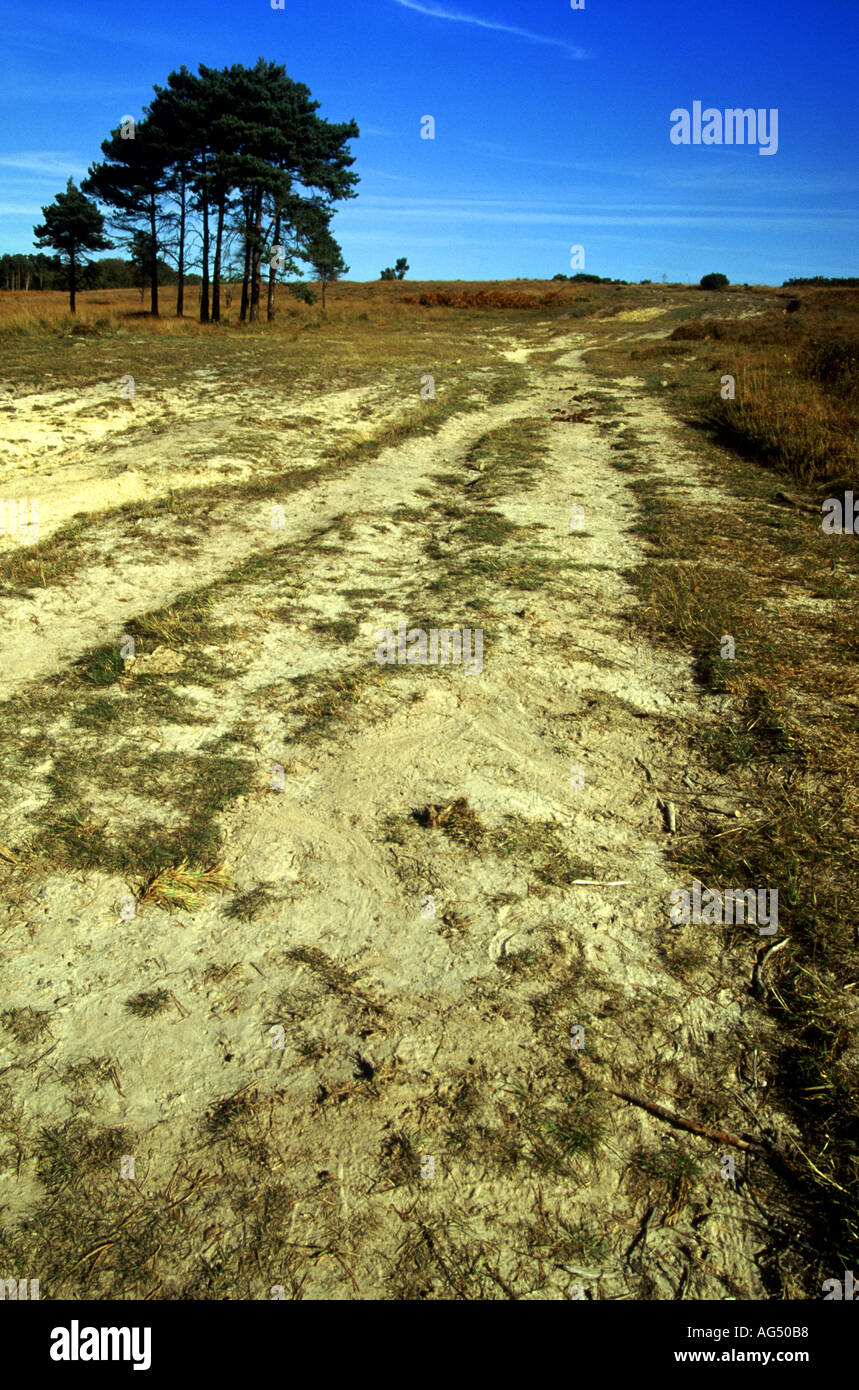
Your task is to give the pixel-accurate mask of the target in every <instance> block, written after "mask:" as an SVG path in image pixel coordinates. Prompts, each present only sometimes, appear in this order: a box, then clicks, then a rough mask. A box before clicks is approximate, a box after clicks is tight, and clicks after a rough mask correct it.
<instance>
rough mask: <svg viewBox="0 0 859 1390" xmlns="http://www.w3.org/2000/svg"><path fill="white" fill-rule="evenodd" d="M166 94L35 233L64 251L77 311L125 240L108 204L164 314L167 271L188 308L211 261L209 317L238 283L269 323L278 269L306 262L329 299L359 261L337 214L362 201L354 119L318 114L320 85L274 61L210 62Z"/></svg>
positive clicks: (245, 300) (251, 308)
mask: <svg viewBox="0 0 859 1390" xmlns="http://www.w3.org/2000/svg"><path fill="white" fill-rule="evenodd" d="M154 92H155V96H154V98H153V100H152V101H151V102H150V103H149V105H148V106H146V107H144V109H143V115H142V116H141V118H140V119H139V120H134V119H133V118H132V117H130V116H124V117H122V118H121V122H120V124H119V125H118V126H117V127H116V128H115V129H114V130H112V131H111V133H110V136H109V138H108V139H106V140H104V141H103V142H102V146H101V149H102V154H103V155H104V159H103V160H102V161H100V162H99V163H97V164H94V165H92V166H91V167H90V169H89V171H88V174H87V177H86V178H85V179H84V180H83V182H82V183H81V186H80V188H79V189H78V188H76V187H75V185H74V183H73V182H72V180H71V179H70V180H69V182H68V185H67V187H66V190H65V192H64V193H60V194H58V195H57V198H56V201H55V202H54V203H52V204H51V205H50V206H48V207H45V208H43V209H42V212H43V215H44V219H45V220H44V222H43V223H41V224H40V225H39V226H37V227H35V228H34V236H35V239H36V243H35V244H36V245H37V246H40V247H44V246H50V247H51V248H52V249H53V250H55V251H56V252H57V253H58V255H59V257H60V258H61V261H62V264H63V266H64V268H65V273H66V277H67V282H68V288H69V293H70V304H71V307H72V310H74V307H75V306H74V298H75V291H76V289H77V288H78V287H81V286H84V285H85V277H86V274H87V273H88V271H87V269H86V267H87V266H88V264H89V263H90V259H91V257H92V255H93V253H94V252H97V251H103V250H109V249H115V243H114V242H111V241H109V240H108V239H107V237H106V236H105V217H104V215H103V214H102V213H101V211H100V210H99V207H98V206H97V205H96V203H98V204H101V205H102V206H104V207H106V208H107V209H108V223H109V230H110V231H111V233H112V234H115V235H118V236H119V237H120V238H121V239H122V241H123V242H124V244H125V246H126V247H127V248H128V249H129V250H130V252H131V258H130V264H131V265H132V267H133V276H137V278H133V283H140V277H141V276H142V275H143V274H144V272H145V277H146V284H147V286H148V289H149V293H150V312H151V313H152V314H153V315H157V314H158V312H159V297H158V290H159V286H161V285H164V284H166V283H169V279H168V276H167V272H166V269H165V267H166V266H171V267H173V272H174V275H175V280H174V283H175V285H176V287H177V293H176V313H177V314H181V313H182V312H183V309H184V286H185V285H186V284H187V283H188V281H189V278H191V277H189V274H188V270H189V267H190V266H196V267H199V270H200V275H199V283H200V320H201V322H203V323H208V322H210V321H211V322H217V321H218V320H219V319H220V316H221V287H222V285H223V284H224V283H225V281H226V282H237V281H239V280H240V281H241V286H242V293H241V308H240V315H239V316H240V318H241V320H242V321H245V320H247V319H250V321H251V322H253V321H255V320H257V319H258V318H259V315H260V305H261V300H262V284H263V275H264V274H265V273H266V272H267V279H268V287H267V289H268V294H267V316H268V318H269V319H272V318H273V317H274V286H275V281H276V276H277V273H278V272H285V273H286V274H288V275H295V274H296V273H299V266H300V265H302V264H303V265H305V266H309V267H310V269H311V271H312V272H313V274H314V275H315V277H316V278H317V279H318V280H320V281H321V283H322V297H323V305H324V302H325V287H326V285H327V284H328V283H329V282H330V281H332V280H335V279H337V278H338V277H339V276H340V275H342V274H345V273H346V272H347V271H348V269H349V267H348V266H347V265H346V264H345V263H344V261H343V256H342V252H341V249H340V247H339V246H338V244H337V242H336V241H335V239H334V237H333V235H332V234H331V229H330V222H331V218H332V216H333V213H334V205H335V203H336V202H337V201H340V200H342V199H346V198H354V197H355V196H357V195H356V193H355V185H356V184H357V182H358V176H357V174H354V173H352V172H351V171H350V166H351V165H352V164H353V163H354V162H355V161H354V158H353V156H352V155H351V154H350V153H349V151H348V148H347V142H348V141H349V140H353V139H356V138H357V137H358V134H359V131H358V127H357V125H356V124H355V122H354V121H349V122H342V123H332V122H329V121H326V120H323V119H322V118H321V117H319V116H317V115H316V112H317V110H318V108H319V102H317V101H313V100H312V99H311V95H310V91H309V90H308V88H307V87H306V86H304V84H303V83H300V82H294V81H293V80H292V79H291V78H290V77H288V76H287V73H286V69H285V68H284V67H282V66H280V65H278V64H276V63H270V62H267V61H266V60H265V59H263V58H260V59H259V60H258V61H257V63H256V64H255V66H254V67H252V68H246V67H244V66H242V65H241V64H234V65H233V66H232V67H228V68H223V69H221V70H217V69H215V68H210V67H206V66H205V65H203V64H201V65H200V67H199V69H198V72H197V73H196V74H194V73H191V72H189V70H188V69H187V68H186V67H184V66H183V67H181V68H180V69H179V71H178V72H171V73H170V74H169V76H168V78H167V83H166V86H164V87H157V86H156V87H155V88H154ZM91 199H94V200H96V201H95V202H93V201H90V200H91ZM42 259H48V258H42ZM123 264H127V263H126V262H123ZM171 278H172V277H171Z"/></svg>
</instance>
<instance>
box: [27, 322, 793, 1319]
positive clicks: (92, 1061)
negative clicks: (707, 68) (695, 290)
mask: <svg viewBox="0 0 859 1390" xmlns="http://www.w3.org/2000/svg"><path fill="white" fill-rule="evenodd" d="M663 313H664V310H663V308H662V307H661V306H660V305H658V304H657V305H653V306H650V308H649V309H648V310H645V311H641V310H633V311H627V312H625V313H621V314H619V315H617V316H616V319H619V320H620V321H621V322H622V323H623V330H622V332H623V334H624V335H630V334H631V335H633V336H636V335H639V334H640V335H641V336H642V337H644V336H646V337H648V338H650V339H652V338H653V337H654V335H655V334H656V333H658V332H661V333H664V332H666V331H667V327H666V323H663V322H662V320H661V318H660V316H661V315H662V314H663ZM639 322H640V323H641V327H640V328H637V327H635V325H636V323H639ZM672 322H676V320H673V321H672ZM668 326H670V325H668ZM573 329H575V331H573ZM602 333H603V336H602V337H601V338H599V339H598V338H597V337H596V336H595V330H594V329H593V328H592V327H591V326H590V325H589V324H588V322H587V320H579V321H577V322H576V323H575V324H571V323H565V322H564V321H563V320H562V319H555V320H552V321H551V322H550V321H540V320H536V321H535V320H533V319H531V320H529V321H528V322H527V323H525V324H524V326H523V325H521V324H520V325H518V326H517V325H513V326H511V325H510V324H509V323H505V324H504V325H502V326H499V327H497V328H495V327H480V328H476V327H475V326H474V324H471V325H470V326H469V328H468V330H467V332H466V331H465V330H463V337H462V342H461V344H460V345H457V341H456V338H455V336H454V338H453V341H452V343H451V344H450V345H449V346H448V349H447V352H448V354H449V355H448V356H447V357H446V358H443V359H439V357H438V354H436V359H435V361H433V360H430V357H431V355H430V354H429V353H427V354H426V355H425V356H424V357H423V359H422V360H421V361H419V360H418V355H416V357H415V361H414V363H413V364H410V365H404V364H403V363H402V362H401V361H398V362H397V364H396V367H395V368H392V369H391V371H390V373H389V374H386V372H385V371H384V369H380V371H379V372H378V373H377V374H376V376H375V378H374V379H373V380H372V381H365V382H364V383H363V384H359V385H344V384H342V383H338V382H336V381H334V382H329V383H328V387H329V389H325V388H324V387H322V388H321V389H320V387H319V386H316V387H315V388H313V389H307V390H304V391H302V390H301V389H296V388H295V387H294V385H293V384H292V383H290V381H289V380H288V376H287V374H286V373H284V378H283V379H282V380H280V381H274V382H272V381H268V382H267V383H266V385H265V390H264V391H263V389H262V387H261V386H260V385H259V383H254V382H253V381H244V382H242V381H239V382H238V384H234V385H232V386H231V385H230V381H231V379H232V380H233V381H234V378H231V377H230V375H229V373H228V372H227V370H226V368H225V367H224V366H223V365H221V366H219V367H218V368H213V369H210V370H209V374H208V376H206V375H205V374H204V373H205V370H206V369H204V368H200V369H199V371H198V374H197V376H196V377H194V378H192V379H188V378H184V379H182V380H181V381H179V382H177V383H175V385H174V386H173V387H172V388H171V387H170V386H169V385H168V384H167V383H166V382H165V383H161V384H159V386H158V389H157V390H153V391H152V392H151V393H149V394H147V393H146V392H145V391H144V392H141V391H139V390H138V392H137V394H136V396H135V399H134V401H133V402H130V401H127V400H125V401H122V400H117V399H116V384H115V383H114V382H111V383H110V384H109V385H107V384H105V385H102V386H99V385H97V384H96V385H92V386H91V387H89V388H87V389H86V391H83V392H76V391H75V390H74V389H65V388H63V389H58V390H45V391H42V392H39V393H35V392H29V393H28V392H23V391H18V392H17V393H16V392H15V391H14V389H13V390H11V391H10V395H9V396H8V397H7V409H6V411H5V412H4V413H3V415H2V419H3V421H4V424H3V429H2V440H3V443H4V449H5V455H4V457H5V462H4V464H3V474H2V494H3V496H4V497H7V498H11V497H14V496H18V495H23V493H24V491H25V490H26V493H27V494H28V495H29V494H31V493H34V492H36V491H38V495H39V498H40V518H41V525H42V531H41V538H42V541H43V542H45V544H47V542H49V541H52V540H53V542H54V548H53V549H52V550H51V549H48V550H47V551H46V556H47V557H48V562H49V563H55V564H56V566H57V568H56V570H55V571H50V572H49V574H48V575H47V576H44V575H43V579H44V581H45V582H43V583H41V584H39V583H38V575H36V578H35V582H34V580H33V576H32V575H31V574H29V573H20V574H19V573H18V572H17V571H14V570H10V571H8V572H7V583H6V596H5V598H4V600H3V605H2V607H3V618H2V628H0V652H2V667H0V669H2V683H3V687H4V695H5V696H6V704H5V705H4V706H3V719H2V730H0V737H2V741H3V745H4V746H3V754H4V757H3V762H4V768H5V770H6V792H5V806H4V811H3V819H2V829H0V840H2V853H3V855H4V858H3V868H4V870H5V873H6V878H5V883H4V887H3V892H4V908H3V914H4V915H3V921H2V938H1V939H2V945H0V1005H2V1009H3V1010H4V1011H5V1012H4V1013H3V1020H4V1023H5V1033H4V1035H3V1043H4V1049H3V1050H4V1052H5V1056H4V1057H2V1069H0V1088H2V1089H0V1099H2V1113H0V1125H2V1134H3V1145H4V1148H3V1163H4V1166H3V1170H2V1173H0V1201H2V1202H3V1204H4V1212H3V1220H4V1225H5V1237H4V1240H5V1254H4V1264H5V1265H8V1266H9V1268H8V1269H4V1270H3V1271H2V1272H3V1273H4V1275H6V1276H9V1275H11V1274H12V1273H14V1274H16V1276H18V1277H24V1276H26V1277H30V1278H32V1277H39V1278H40V1281H41V1294H42V1297H43V1298H45V1297H47V1298H51V1297H76V1298H102V1297H120V1298H123V1297H125V1298H137V1297H157V1298H177V1297H188V1298H201V1297H202V1298H255V1299H267V1298H270V1297H272V1296H277V1291H278V1290H279V1289H283V1290H284V1291H285V1296H286V1297H305V1298H308V1297H313V1298H325V1299H338V1298H346V1299H352V1298H361V1299H367V1298H457V1297H459V1298H484V1297H492V1298H494V1297H498V1298H528V1297H532V1298H533V1297H537V1298H570V1297H573V1298H575V1297H580V1296H584V1297H586V1298H597V1299H607V1298H608V1299H611V1298H621V1299H622V1298H658V1299H675V1298H687V1299H709V1298H720V1299H722V1298H755V1299H761V1298H767V1297H770V1296H773V1295H775V1296H779V1295H780V1294H786V1295H788V1296H790V1295H791V1294H792V1293H796V1292H797V1291H798V1290H799V1289H800V1287H801V1285H800V1283H799V1282H796V1281H798V1280H799V1278H800V1276H799V1274H798V1273H796V1274H795V1273H794V1264H793V1263H791V1259H790V1258H788V1259H787V1261H785V1257H784V1251H785V1246H786V1245H788V1246H790V1242H791V1240H793V1239H794V1236H793V1235H791V1236H789V1237H788V1236H786V1234H785V1233H786V1230H787V1227H786V1224H785V1223H786V1222H788V1221H789V1219H790V1199H789V1195H788V1194H787V1191H786V1188H785V1187H784V1185H783V1174H781V1173H780V1172H779V1170H778V1164H777V1163H776V1162H774V1161H773V1159H772V1150H775V1151H777V1152H783V1151H784V1149H785V1145H786V1144H787V1143H788V1141H789V1139H790V1138H791V1137H792V1136H794V1131H793V1129H792V1127H791V1122H790V1121H789V1120H788V1119H787V1117H786V1116H785V1115H784V1114H783V1113H782V1112H781V1111H780V1110H779V1107H778V1105H777V1104H776V1105H770V1104H768V1103H767V1090H766V1087H767V1080H768V1076H767V1060H766V1058H767V1037H768V1034H769V1032H770V1031H771V1028H772V1024H771V1020H770V1019H769V1018H768V1016H767V1015H766V1014H765V1013H764V1011H763V1009H762V1008H761V1006H760V1003H759V1001H758V1000H757V999H756V997H755V995H754V993H753V991H752V989H751V988H750V985H751V970H752V966H753V965H754V963H755V960H756V958H757V952H758V948H759V947H760V945H761V941H762V938H761V937H760V936H759V935H758V929H757V927H756V926H754V925H746V926H745V927H739V928H737V931H738V933H739V934H740V935H741V936H742V935H743V934H745V937H744V939H745V948H746V950H745V959H746V960H747V963H748V965H747V968H746V966H745V965H743V966H742V968H740V967H739V966H738V954H737V951H736V950H734V951H731V952H727V951H725V950H724V947H723V943H722V941H721V938H720V937H719V934H718V933H713V932H708V931H707V929H706V928H703V927H701V926H695V925H691V926H689V927H688V928H682V927H680V928H678V927H675V926H673V925H672V924H671V922H670V921H669V918H668V909H669V895H670V893H671V890H672V889H673V888H677V887H684V886H687V882H688V876H686V877H684V876H683V875H681V874H680V873H679V872H678V870H677V868H676V866H673V865H672V864H671V863H670V862H669V859H668V857H667V855H666V846H667V842H668V840H669V838H670V836H669V834H668V832H667V830H666V823H667V822H666V809H665V808H666V804H667V803H669V802H670V803H671V804H672V806H673V807H674V808H675V815H676V826H677V830H676V833H677V834H680V835H682V834H683V833H684V832H686V831H688V830H691V829H692V827H693V826H694V825H696V824H697V821H698V820H699V819H700V817H702V816H704V815H709V816H710V817H711V818H712V817H724V819H725V824H726V825H727V824H728V823H729V821H730V820H731V819H732V818H734V819H735V818H736V817H737V816H744V815H746V814H747V811H748V810H749V808H748V807H747V806H746V804H745V803H744V800H743V791H742V787H741V785H740V784H739V783H738V782H736V781H735V780H732V778H731V777H730V776H728V775H726V776H725V777H718V776H714V775H712V774H711V773H709V772H705V771H703V770H702V767H701V765H700V762H697V761H696V760H695V759H694V758H693V757H692V756H691V754H690V751H689V747H690V745H689V740H690V737H691V734H692V732H693V731H694V730H695V729H697V728H699V727H700V725H701V723H702V721H706V720H707V719H708V718H709V717H710V714H709V711H708V706H707V705H706V702H705V701H704V699H703V697H702V694H701V691H700V687H699V685H698V684H697V683H696V680H695V675H694V672H693V670H692V666H691V663H690V661H689V659H688V657H687V656H685V655H684V654H683V653H681V652H679V651H678V652H676V653H672V652H671V651H670V650H668V649H666V648H665V647H664V646H662V647H657V646H654V645H651V644H650V643H648V642H647V641H646V640H645V638H644V637H643V636H642V633H641V631H640V629H639V628H638V627H637V625H636V622H635V609H636V604H637V602H638V600H637V598H636V595H635V593H634V591H633V588H632V586H631V583H630V573H631V571H632V570H633V569H634V568H635V567H636V566H637V565H642V564H645V563H647V562H648V556H647V551H646V548H645V546H644V544H643V542H642V540H641V538H640V536H638V535H636V534H635V533H634V532H633V530H632V523H633V521H634V520H635V518H636V516H637V515H638V511H639V496H638V494H637V493H636V491H635V486H634V484H635V482H636V479H637V478H639V477H640V476H641V474H642V473H644V474H646V475H648V476H649V477H651V478H655V479H656V480H657V481H662V482H664V483H665V484H666V485H667V486H670V487H672V488H674V489H676V491H677V493H678V495H681V494H682V495H684V496H686V497H688V498H690V499H692V500H693V502H694V501H696V500H700V502H701V505H702V507H705V506H710V507H712V506H713V497H714V494H713V491H712V486H711V485H710V484H708V487H707V491H706V496H704V487H703V483H702V482H701V479H700V476H699V462H698V457H699V456H698V454H697V452H696V451H695V450H693V449H692V448H691V447H689V446H688V444H687V442H686V441H684V438H683V435H682V433H681V432H680V431H679V430H678V429H677V428H676V427H675V425H674V424H672V422H671V421H670V419H669V417H668V415H667V413H666V412H665V411H664V410H663V408H662V406H661V405H660V403H659V401H658V400H656V399H654V398H653V397H650V396H645V395H643V394H642V392H641V391H640V383H639V382H637V380H636V379H633V378H628V379H627V378H624V379H621V380H619V381H618V382H617V383H616V384H615V386H614V388H613V389H612V390H611V391H610V392H609V391H607V390H606V389H605V387H604V385H603V383H602V379H601V378H600V377H599V376H597V375H596V374H595V373H594V371H593V370H592V368H591V366H589V363H588V356H587V354H588V350H589V349H590V348H591V347H593V346H594V344H595V343H596V342H598V341H605V329H604V328H603V330H602ZM82 350H83V351H86V348H83V349H82ZM123 370H128V371H133V364H131V365H127V364H123ZM424 372H431V373H433V374H434V376H435V382H436V389H437V395H436V398H435V399H434V400H431V399H427V400H426V401H421V399H420V395H419V389H420V388H419V380H420V377H421V375H422V373H424ZM421 411H423V412H424V414H425V422H422V421H421V419H420V418H416V412H417V413H418V416H419V413H420V412H421ZM403 420H407V422H408V424H407V426H403V428H402V430H401V437H396V433H397V427H398V421H400V422H401V421H403ZM40 421H41V422H42V423H41V425H40V424H39V422H40ZM386 429H388V430H393V431H394V436H395V437H394V438H393V439H391V440H390V442H387V443H386V438H388V437H387V436H385V433H384V432H385V430H386ZM36 480H38V481H37V483H36ZM136 507H137V508H139V509H138V510H135V508H136ZM579 507H580V508H582V509H583V510H582V511H581V512H577V511H575V510H574V509H576V508H579ZM72 518H76V519H74V520H72ZM21 549H22V548H21V546H20V544H19V543H18V541H16V540H15V538H7V552H8V553H9V554H14V555H16V556H17V555H18V554H19V552H20V551H21ZM401 622H403V623H406V624H407V627H408V628H409V629H424V630H425V631H429V630H430V629H433V628H436V629H438V628H448V629H453V628H456V629H464V628H469V629H471V630H472V631H474V630H477V629H479V630H480V631H481V632H482V633H483V643H484V647H483V657H482V668H481V669H480V670H479V671H478V670H475V671H473V672H471V673H469V672H468V671H466V670H464V669H463V668H462V667H461V666H460V667H454V666H447V667H443V666H429V665H421V664H405V665H399V664H393V665H380V664H379V663H378V662H377V660H376V648H377V646H378V644H379V641H380V633H381V631H382V630H384V629H392V630H396V629H397V626H398V624H399V623H401ZM129 636H131V637H133V638H134V657H135V659H134V660H133V661H131V660H123V655H124V654H125V655H127V653H128V646H127V642H126V646H125V647H123V638H126V639H127V638H128V637H129ZM183 860H187V864H188V866H189V868H190V869H191V870H192V871H193V870H195V869H196V870H200V869H209V870H211V871H212V873H211V880H212V881H211V882H210V883H209V884H208V885H207V884H206V882H205V881H204V880H199V881H198V882H197V885H196V886H197V888H198V889H199V898H198V900H197V901H196V902H195V901H194V900H193V899H187V898H186V899H182V898H179V899H178V900H177V901H174V903H173V904H172V910H168V905H167V904H166V903H165V899H164V897H163V895H162V896H160V897H159V894H158V892H157V887H158V879H157V878H156V876H157V875H158V873H159V871H161V870H164V869H166V868H167V867H169V866H171V865H173V866H175V865H177V864H179V863H181V862H182V861H183ZM153 880H154V887H153ZM162 881H163V880H162ZM207 887H208V888H209V889H210V890H211V891H207ZM218 890H220V891H218ZM577 1029H581V1030H582V1031H581V1032H576V1030H577ZM619 1091H625V1092H626V1093H627V1094H626V1096H623V1095H620V1094H618V1092H619ZM642 1100H646V1101H650V1102H651V1103H655V1104H656V1105H657V1106H662V1107H663V1108H664V1109H665V1110H667V1111H668V1112H670V1113H669V1117H668V1118H666V1117H665V1116H664V1115H663V1116H660V1115H659V1114H657V1113H654V1112H653V1111H652V1110H648V1109H647V1108H646V1106H645V1105H643V1104H641V1103H639V1102H640V1101H642ZM672 1117H673V1118H672ZM678 1119H679V1120H680V1121H683V1120H684V1119H685V1120H688V1121H690V1122H691V1123H692V1128H690V1127H688V1126H686V1127H684V1126H683V1124H682V1123H680V1124H678V1123H676V1121H677V1120H678ZM696 1125H697V1126H698V1128H699V1129H701V1130H703V1131H704V1132H694V1128H695V1126H696ZM725 1135H727V1136H728V1138H727V1141H726V1140H725V1138H724V1136H725ZM716 1136H722V1137H716ZM743 1136H745V1138H744V1137H743ZM794 1137H795V1136H794ZM738 1138H739V1139H740V1140H741V1142H740V1143H739V1144H737V1143H734V1140H736V1139H738ZM767 1146H769V1149H768V1147H767ZM726 1156H727V1157H732V1158H733V1159H734V1160H735V1178H734V1180H733V1181H730V1180H725V1173H726ZM130 1159H133V1163H130V1162H129V1160H130ZM794 1235H795V1233H794ZM800 1247H801V1239H800V1241H799V1246H797V1247H796V1250H795V1254H796V1260H795V1266H796V1269H797V1270H799V1269H800V1268H801V1267H802V1264H803V1256H802V1251H801V1248H800ZM13 1267H14V1268H13ZM273 1290H274V1293H273V1292H272V1291H273Z"/></svg>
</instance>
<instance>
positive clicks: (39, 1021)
mask: <svg viewBox="0 0 859 1390" xmlns="http://www.w3.org/2000/svg"><path fill="white" fill-rule="evenodd" d="M0 1023H2V1024H3V1027H4V1028H5V1029H6V1031H7V1033H11V1034H12V1037H13V1038H14V1039H15V1041H16V1042H18V1043H21V1045H22V1046H27V1045H28V1044H29V1043H34V1042H38V1041H39V1039H40V1038H41V1037H43V1036H44V1035H45V1033H47V1032H49V1031H50V1025H51V1016H50V1014H49V1013H48V1011H47V1010H46V1009H33V1008H31V1007H30V1005H29V1004H25V1005H24V1006H23V1007H18V1008H14V1009H4V1010H3V1012H2V1013H0Z"/></svg>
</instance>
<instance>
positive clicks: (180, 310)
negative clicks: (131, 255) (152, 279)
mask: <svg viewBox="0 0 859 1390" xmlns="http://www.w3.org/2000/svg"><path fill="white" fill-rule="evenodd" d="M179 177H180V199H181V201H180V203H179V284H178V286H177V288H176V317H177V318H179V319H180V318H181V317H182V315H183V314H184V312H185V166H184V164H183V166H182V170H181V173H180V175H179Z"/></svg>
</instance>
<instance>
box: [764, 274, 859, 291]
mask: <svg viewBox="0 0 859 1390" xmlns="http://www.w3.org/2000/svg"><path fill="white" fill-rule="evenodd" d="M781 283H782V288H786V287H787V286H788V285H812V286H817V285H847V286H852V285H859V277H857V276H855V275H841V276H829V275H808V276H806V277H805V278H802V277H801V276H798V275H797V276H794V277H793V279H792V280H782V282H781Z"/></svg>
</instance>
